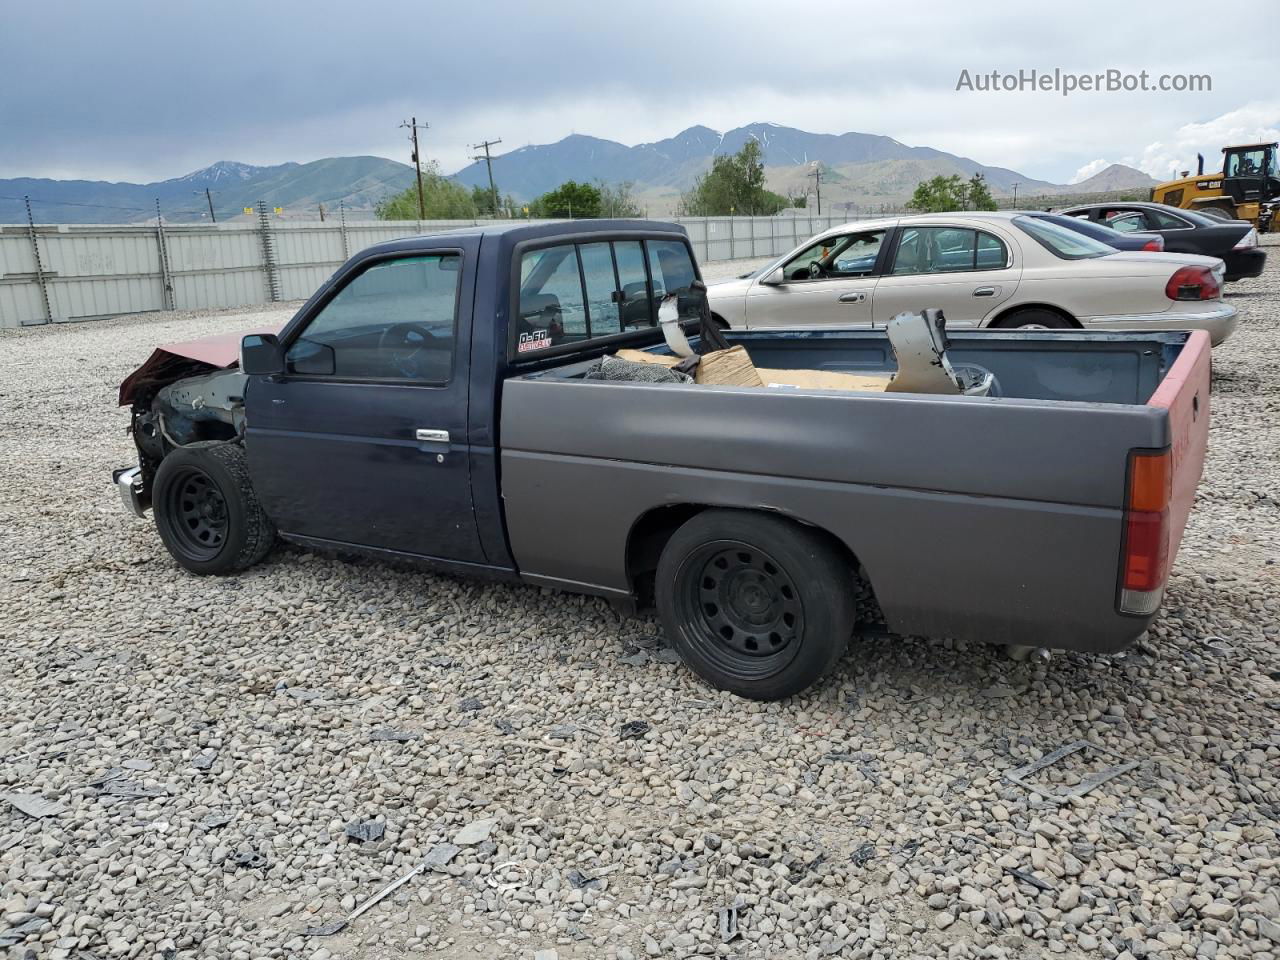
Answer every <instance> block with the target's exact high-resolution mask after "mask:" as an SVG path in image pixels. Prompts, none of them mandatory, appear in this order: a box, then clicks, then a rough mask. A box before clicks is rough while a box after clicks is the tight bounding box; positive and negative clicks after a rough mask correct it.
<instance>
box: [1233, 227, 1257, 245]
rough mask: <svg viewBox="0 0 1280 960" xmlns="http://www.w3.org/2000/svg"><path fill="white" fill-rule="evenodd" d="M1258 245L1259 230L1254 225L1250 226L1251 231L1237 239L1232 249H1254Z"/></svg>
mask: <svg viewBox="0 0 1280 960" xmlns="http://www.w3.org/2000/svg"><path fill="white" fill-rule="evenodd" d="M1257 245H1258V231H1257V230H1255V229H1253V227H1250V228H1249V232H1248V233H1246V234H1245V235H1244V236H1243V237H1241V238H1240V239H1239V240H1238V241H1236V245H1235V246H1234V247H1232V248H1231V249H1232V250H1252V249H1253V248H1254V247H1256V246H1257Z"/></svg>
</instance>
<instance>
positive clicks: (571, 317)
mask: <svg viewBox="0 0 1280 960" xmlns="http://www.w3.org/2000/svg"><path fill="white" fill-rule="evenodd" d="M695 279H697V272H696V271H695V269H694V266H693V258H692V256H690V254H689V248H688V247H687V246H686V245H685V244H684V243H683V242H680V241H675V240H645V241H640V240H612V241H608V240H600V241H594V242H590V243H581V244H576V245H575V244H569V243H566V244H561V245H559V246H555V247H547V248H545V249H542V250H531V251H529V252H528V253H526V254H524V255H523V256H522V257H521V260H520V302H519V307H518V310H517V314H518V315H517V317H516V331H517V332H516V351H517V352H518V353H526V354H527V353H531V352H534V351H537V350H542V349H546V348H548V347H553V346H560V345H561V344H565V343H574V342H576V341H580V340H588V339H595V338H597V337H609V336H614V335H616V334H619V333H627V332H631V331H634V330H638V329H641V328H643V327H652V326H655V325H656V324H657V314H658V311H657V306H656V303H657V301H660V300H661V299H662V298H663V297H665V296H667V295H668V294H677V295H679V294H684V293H685V292H687V291H688V289H689V285H690V284H691V283H693V281H694V280H695ZM680 303H681V306H682V307H684V309H685V310H686V311H687V310H689V307H688V301H687V299H686V298H683V297H681V300H680ZM683 317H684V314H683V313H682V318H683ZM691 318H692V317H689V319H691Z"/></svg>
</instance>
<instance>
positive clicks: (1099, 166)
mask: <svg viewBox="0 0 1280 960" xmlns="http://www.w3.org/2000/svg"><path fill="white" fill-rule="evenodd" d="M1109 166H1111V161H1110V160H1103V159H1102V158H1101V157H1099V158H1098V159H1097V160H1090V161H1089V162H1088V163H1086V164H1085V165H1084V166H1083V167H1081V168H1080V169H1079V170H1077V171H1076V173H1075V176H1073V177H1072V178H1071V179H1070V180H1068V181H1067V183H1079V182H1080V181H1081V180H1088V179H1089V178H1090V177H1092V176H1093V175H1094V174H1095V173H1101V172H1102V171H1103V170H1105V169H1107V167H1109Z"/></svg>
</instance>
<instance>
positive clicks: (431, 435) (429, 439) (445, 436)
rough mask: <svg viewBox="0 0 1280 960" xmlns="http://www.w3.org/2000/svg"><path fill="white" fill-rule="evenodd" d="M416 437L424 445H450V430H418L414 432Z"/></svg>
mask: <svg viewBox="0 0 1280 960" xmlns="http://www.w3.org/2000/svg"><path fill="white" fill-rule="evenodd" d="M414 436H415V437H417V438H418V439H419V440H421V441H422V442H423V443H448V442H449V431H448V430H425V429H418V430H416V431H415V432H414Z"/></svg>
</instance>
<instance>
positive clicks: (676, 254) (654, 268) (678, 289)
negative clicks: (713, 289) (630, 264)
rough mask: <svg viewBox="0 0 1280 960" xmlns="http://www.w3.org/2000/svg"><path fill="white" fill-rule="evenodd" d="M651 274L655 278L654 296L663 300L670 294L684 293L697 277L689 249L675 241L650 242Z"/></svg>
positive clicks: (648, 244)
mask: <svg viewBox="0 0 1280 960" xmlns="http://www.w3.org/2000/svg"><path fill="white" fill-rule="evenodd" d="M645 245H646V246H647V247H648V248H649V274H650V276H652V277H653V295H654V297H655V298H657V299H658V300H661V299H662V298H663V297H665V296H666V295H667V294H669V293H683V292H685V291H687V290H688V289H689V284H691V283H693V281H694V280H695V279H696V277H697V275H696V274H695V273H694V271H693V259H692V258H691V257H690V256H689V248H688V247H686V246H685V245H684V244H683V243H679V242H677V241H675V240H649V241H647V243H646V244H645Z"/></svg>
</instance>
